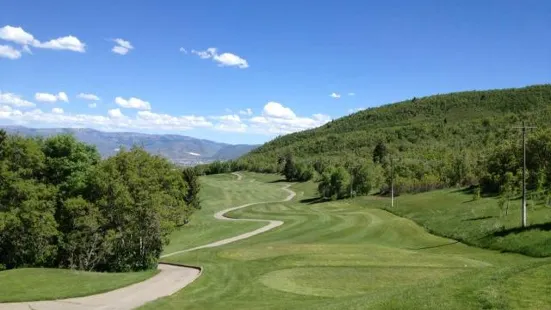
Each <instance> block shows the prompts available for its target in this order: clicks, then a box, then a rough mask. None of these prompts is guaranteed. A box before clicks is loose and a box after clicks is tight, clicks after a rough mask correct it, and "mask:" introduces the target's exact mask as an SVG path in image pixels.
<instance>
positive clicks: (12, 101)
mask: <svg viewBox="0 0 551 310" xmlns="http://www.w3.org/2000/svg"><path fill="white" fill-rule="evenodd" d="M0 104H6V105H11V106H14V107H34V106H35V104H34V103H32V102H30V101H27V100H24V99H23V98H21V96H19V95H16V94H13V93H6V92H2V91H0Z"/></svg>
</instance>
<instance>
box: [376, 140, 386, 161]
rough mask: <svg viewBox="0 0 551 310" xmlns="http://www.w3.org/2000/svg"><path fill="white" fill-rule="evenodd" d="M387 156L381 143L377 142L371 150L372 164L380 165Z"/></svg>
mask: <svg viewBox="0 0 551 310" xmlns="http://www.w3.org/2000/svg"><path fill="white" fill-rule="evenodd" d="M387 155H388V150H387V148H386V145H385V144H384V142H383V141H379V143H377V145H376V146H375V149H374V150H373V162H374V163H376V164H380V163H382V162H383V161H384V160H385V158H386V156H387Z"/></svg>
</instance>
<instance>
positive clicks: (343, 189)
mask: <svg viewBox="0 0 551 310" xmlns="http://www.w3.org/2000/svg"><path fill="white" fill-rule="evenodd" d="M318 192H319V194H320V195H321V196H322V197H323V198H327V199H342V198H345V197H349V196H350V192H351V190H350V174H349V173H348V171H347V170H346V168H344V167H342V166H339V167H337V168H331V169H328V170H327V171H325V172H324V173H323V174H322V176H321V180H320V182H319V184H318Z"/></svg>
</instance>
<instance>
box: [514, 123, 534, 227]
mask: <svg viewBox="0 0 551 310" xmlns="http://www.w3.org/2000/svg"><path fill="white" fill-rule="evenodd" d="M514 128H520V129H522V205H521V213H520V215H521V220H522V227H526V226H527V224H526V217H527V216H526V129H529V128H536V127H526V124H525V123H524V121H522V127H514Z"/></svg>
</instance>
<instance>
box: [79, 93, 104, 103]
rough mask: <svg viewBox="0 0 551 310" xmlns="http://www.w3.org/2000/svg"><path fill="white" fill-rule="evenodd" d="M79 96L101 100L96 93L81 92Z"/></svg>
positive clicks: (85, 98)
mask: <svg viewBox="0 0 551 310" xmlns="http://www.w3.org/2000/svg"><path fill="white" fill-rule="evenodd" d="M77 97H78V98H80V99H84V100H96V101H98V100H100V99H99V97H98V96H96V95H94V94H86V93H80V94H78V95H77Z"/></svg>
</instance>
